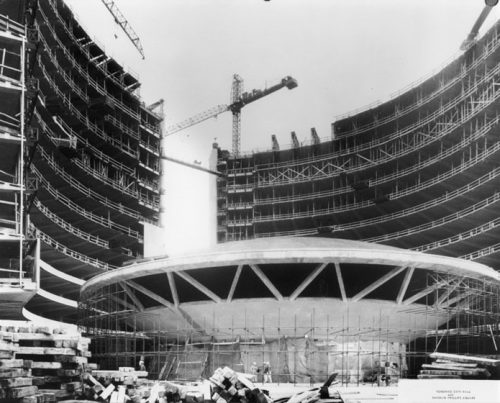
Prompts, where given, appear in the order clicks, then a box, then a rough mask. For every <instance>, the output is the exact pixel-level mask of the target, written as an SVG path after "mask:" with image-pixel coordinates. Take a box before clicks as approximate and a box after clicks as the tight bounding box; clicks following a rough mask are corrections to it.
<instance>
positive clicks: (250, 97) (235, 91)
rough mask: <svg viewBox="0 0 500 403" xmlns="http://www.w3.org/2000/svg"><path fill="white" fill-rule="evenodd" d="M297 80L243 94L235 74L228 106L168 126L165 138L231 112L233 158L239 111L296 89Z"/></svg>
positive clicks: (237, 146)
mask: <svg viewBox="0 0 500 403" xmlns="http://www.w3.org/2000/svg"><path fill="white" fill-rule="evenodd" d="M297 85H298V84H297V80H296V79H295V78H293V77H291V76H286V77H284V78H282V79H281V81H280V82H279V83H277V84H275V85H273V86H271V87H269V88H266V89H264V90H252V91H251V92H243V79H242V78H241V77H240V76H239V75H238V74H235V75H234V76H233V84H232V86H231V99H230V104H229V105H225V104H223V105H216V106H214V107H212V108H210V109H208V110H206V111H204V112H202V113H199V114H197V115H194V116H192V117H190V118H188V119H186V120H183V121H182V122H179V123H177V124H174V125H172V126H169V127H168V128H167V130H166V132H165V136H170V135H172V134H174V133H177V132H179V131H181V130H184V129H187V128H188V127H191V126H194V125H197V124H198V123H201V122H203V121H204V120H207V119H210V118H215V117H217V116H218V115H220V114H221V113H224V112H227V111H231V112H232V114H233V131H232V152H233V155H234V156H238V155H239V153H240V139H241V109H242V108H243V107H244V106H245V105H248V104H249V103H252V102H254V101H257V100H258V99H260V98H263V97H265V96H267V95H269V94H272V93H273V92H276V91H278V90H280V89H281V88H284V87H286V88H288V89H290V90H291V89H293V88H295V87H297Z"/></svg>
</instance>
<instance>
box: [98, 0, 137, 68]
mask: <svg viewBox="0 0 500 403" xmlns="http://www.w3.org/2000/svg"><path fill="white" fill-rule="evenodd" d="M101 1H102V4H104V6H105V7H106V8H107V9H108V11H109V12H110V13H111V15H112V16H113V18H114V19H115V22H116V23H117V24H118V25H119V26H120V27H121V29H122V30H123V32H125V34H126V35H127V37H128V39H130V41H131V42H132V44H133V45H134V46H135V48H136V49H137V50H138V51H139V53H140V54H141V56H142V58H143V59H144V50H143V48H142V44H141V40H140V39H139V37H138V36H137V34H136V33H135V31H134V29H133V28H132V26H131V25H130V24H129V22H128V21H127V19H126V18H125V17H124V16H123V14H122V12H121V11H120V9H119V8H118V7H117V5H116V4H115V2H114V0H101Z"/></svg>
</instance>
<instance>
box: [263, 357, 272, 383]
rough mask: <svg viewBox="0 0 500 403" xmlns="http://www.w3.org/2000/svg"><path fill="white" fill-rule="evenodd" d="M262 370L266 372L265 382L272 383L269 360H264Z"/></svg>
mask: <svg viewBox="0 0 500 403" xmlns="http://www.w3.org/2000/svg"><path fill="white" fill-rule="evenodd" d="M262 372H263V374H264V382H263V383H271V382H272V381H273V380H272V378H271V364H270V363H269V361H266V362H264V365H263V370H262Z"/></svg>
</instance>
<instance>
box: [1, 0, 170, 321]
mask: <svg viewBox="0 0 500 403" xmlns="http://www.w3.org/2000/svg"><path fill="white" fill-rule="evenodd" d="M0 11H1V14H2V15H3V17H2V18H3V20H2V21H3V25H2V32H3V38H4V39H3V42H2V45H3V48H2V51H3V59H2V63H3V64H2V80H4V81H3V82H4V83H5V85H4V88H6V89H5V91H6V93H7V94H8V95H7V96H8V97H10V98H12V102H11V100H10V99H7V98H2V100H3V101H4V102H2V110H1V113H2V131H3V133H5V136H4V137H5V138H6V141H5V142H6V143H7V144H6V145H5V146H4V145H2V155H8V156H9V157H10V156H12V160H8V159H7V158H2V164H5V165H6V166H5V167H4V168H5V169H3V168H2V171H3V172H7V173H10V172H12V174H11V175H12V176H11V178H13V180H5V182H4V183H5V185H6V186H7V185H8V184H9V183H10V182H11V183H12V184H11V185H10V188H9V191H10V194H12V196H9V200H10V202H12V204H11V207H9V208H7V206H5V210H9V213H10V216H9V217H8V218H7V217H5V220H4V226H5V228H6V229H5V231H6V232H8V238H9V240H8V241H9V242H10V244H12V245H14V244H16V242H17V248H15V247H14V246H13V247H12V251H11V252H9V255H8V256H5V259H8V260H6V261H5V262H3V264H2V267H4V268H6V269H9V270H21V271H23V270H22V269H21V268H20V264H19V256H20V255H21V256H22V258H21V262H22V261H23V260H25V261H26V259H28V261H29V262H33V261H35V262H36V266H37V269H38V273H39V274H38V277H37V278H36V282H37V283H38V288H37V293H36V295H35V297H34V298H32V299H31V301H30V302H29V303H28V304H27V305H26V309H27V310H28V311H31V312H32V313H35V314H39V315H42V316H44V317H49V318H52V319H56V320H63V321H69V322H75V321H76V317H77V315H76V312H77V309H76V308H77V301H78V297H79V290H80V286H81V285H82V284H83V283H84V281H85V280H87V279H89V278H91V277H92V276H94V275H95V274H97V273H100V272H102V271H106V270H110V269H113V268H116V267H119V266H120V265H121V264H122V263H123V262H125V261H127V260H130V259H134V258H138V257H140V256H142V254H143V225H144V224H143V223H145V222H150V223H156V222H157V220H158V215H159V179H158V178H159V168H160V164H159V156H160V154H159V152H160V145H159V144H160V123H161V121H162V116H161V114H159V113H158V111H153V110H151V109H150V108H148V107H147V106H146V105H145V104H144V103H143V102H142V101H141V99H140V98H139V97H138V96H137V89H138V88H139V86H140V83H139V82H138V80H137V78H136V77H135V76H134V75H133V74H131V73H129V72H127V71H125V70H124V69H123V68H122V67H121V66H120V65H119V64H118V63H117V62H116V61H115V60H113V59H112V58H110V57H109V56H107V55H106V54H105V53H104V52H103V50H102V48H101V47H100V45H99V44H98V43H96V42H95V41H94V40H92V39H91V38H90V36H89V35H87V33H86V32H85V31H84V30H83V29H82V28H81V26H80V25H79V23H78V21H77V20H76V19H75V17H74V16H73V14H72V12H71V10H70V9H69V8H68V7H67V6H66V5H65V4H64V2H63V1H59V0H58V1H55V0H54V1H53V0H42V1H17V0H16V1H4V2H2V5H1V8H0ZM14 105H15V108H14ZM9 108H10V109H12V108H13V110H9ZM7 147H10V148H12V149H13V150H11V149H10V148H7ZM15 150H17V152H15ZM3 179H4V178H3ZM6 235H7V234H6ZM14 240H15V241H14ZM25 241H26V242H25ZM19 245H21V246H19ZM33 245H39V246H38V248H35V246H33ZM2 250H6V249H4V248H2ZM9 250H10V249H9ZM12 253H14V255H15V256H17V259H16V258H13V256H11V255H12Z"/></svg>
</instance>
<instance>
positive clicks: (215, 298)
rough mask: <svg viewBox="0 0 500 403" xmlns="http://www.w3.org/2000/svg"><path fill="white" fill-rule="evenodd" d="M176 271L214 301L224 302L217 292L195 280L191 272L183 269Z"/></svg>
mask: <svg viewBox="0 0 500 403" xmlns="http://www.w3.org/2000/svg"><path fill="white" fill-rule="evenodd" d="M175 273H176V274H177V275H178V276H179V277H180V278H182V279H184V280H186V281H187V282H188V283H189V284H191V285H192V286H193V287H194V288H196V289H197V290H198V291H201V292H202V293H203V294H205V295H206V296H207V297H208V298H210V299H211V300H213V301H214V302H222V299H221V298H220V297H219V296H218V295H217V294H215V293H214V292H213V291H211V290H209V289H208V288H207V287H205V286H204V285H203V284H201V283H200V282H199V281H198V280H195V279H194V278H193V277H192V276H190V275H189V274H187V273H185V272H183V271H177V272H175Z"/></svg>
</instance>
